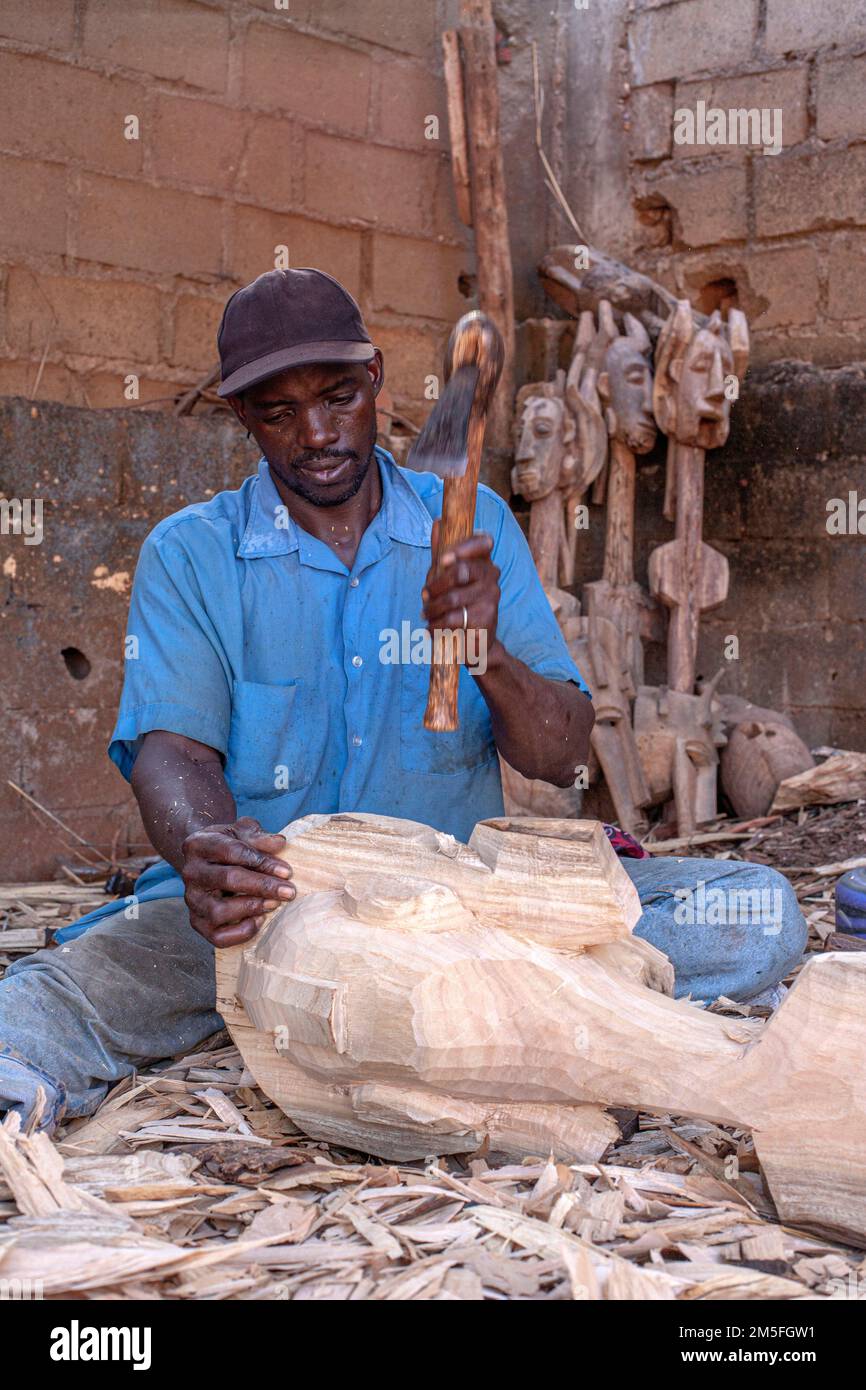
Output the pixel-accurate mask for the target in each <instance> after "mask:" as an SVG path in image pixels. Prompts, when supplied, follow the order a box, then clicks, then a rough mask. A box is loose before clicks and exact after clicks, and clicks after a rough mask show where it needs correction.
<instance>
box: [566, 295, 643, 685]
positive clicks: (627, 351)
mask: <svg viewBox="0 0 866 1390" xmlns="http://www.w3.org/2000/svg"><path fill="white" fill-rule="evenodd" d="M608 317H609V319H610V322H611V325H613V318H612V314H611V310H610V305H609V304H607V302H606V301H604V302H603V303H602V304H601V305H600V306H599V319H600V320H602V319H603V318H608ZM598 393H599V396H600V398H601V400H602V401H603V403H604V405H605V418H606V423H607V430H608V433H609V435H610V462H609V465H608V482H607V517H606V522H605V541H604V568H603V571H602V578H601V579H599V580H596V581H595V582H593V583H591V584H587V585H586V586H585V588H584V602H585V604H586V609H587V614H588V616H589V621H590V629H592V625H593V623H594V622H595V621H596V620H597V619H599V618H606V619H608V620H609V621H610V622H611V623H613V625H614V626H615V627H616V629H617V630H618V631H619V632H620V633H621V635H622V641H623V650H624V654H625V660H626V664H627V666H628V670H629V672H630V675H631V682H632V687H633V690H636V689H637V687H638V686H639V685H642V684H643V679H644V664H643V642H642V640H641V639H642V638H649V637H650V636H655V637H658V636H659V635H660V634H659V631H658V621H657V614H658V610H657V607H656V605H654V604H652V603H651V601H650V599H649V596H648V595H647V594H645V593H644V591H643V589H642V588H641V587H640V585H639V584H637V583H636V582H635V578H634V506H635V454H646V453H648V452H649V451H650V449H651V448H652V447H653V444H654V443H655V438H656V425H655V420H654V418H653V413H652V347H651V344H650V340H649V337H648V335H647V332H646V330H645V328H644V327H643V324H642V323H640V321H639V320H638V319H636V318H634V317H633V316H632V315H631V314H626V315H625V332H624V333H622V334H620V333H617V332H616V329H615V327H614V329H613V334H612V335H611V336H610V342H609V345H608V347H607V350H606V352H605V357H604V370H603V371H602V372H601V374H600V375H599V378H598ZM654 616H655V618H656V627H655V628H654V627H653V625H652V620H653V617H654Z"/></svg>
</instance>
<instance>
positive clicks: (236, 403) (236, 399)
mask: <svg viewBox="0 0 866 1390" xmlns="http://www.w3.org/2000/svg"><path fill="white" fill-rule="evenodd" d="M226 400H227V401H228V403H229V405H230V406H231V408H232V410H233V411H234V413H235V415H236V416H237V417H238V419H239V420H240V422H241V424H242V425H243V427H244V429H245V430H248V429H249V422H248V420H247V412H246V404H245V402H244V397H243V392H241V394H240V395H239V396H226Z"/></svg>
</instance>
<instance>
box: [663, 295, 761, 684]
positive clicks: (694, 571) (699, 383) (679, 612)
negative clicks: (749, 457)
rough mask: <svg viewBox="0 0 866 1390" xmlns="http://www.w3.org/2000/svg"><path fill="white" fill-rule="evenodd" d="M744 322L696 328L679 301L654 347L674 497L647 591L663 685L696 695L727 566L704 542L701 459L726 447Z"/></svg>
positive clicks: (736, 315)
mask: <svg viewBox="0 0 866 1390" xmlns="http://www.w3.org/2000/svg"><path fill="white" fill-rule="evenodd" d="M748 353H749V335H748V328H747V325H746V320H745V317H744V316H743V314H741V313H740V312H739V310H737V309H731V310H730V311H729V314H728V321H727V324H725V323H723V322H722V319H721V316H720V315H719V314H718V313H714V314H713V315H712V316H711V318H710V319H709V322H708V323H707V325H706V327H705V328H697V327H696V325H695V321H694V316H693V313H692V308H691V305H690V304H689V301H688V300H687V299H681V300H679V301H678V303H677V307H676V309H675V310H674V312H673V313H672V314H671V316H670V318H669V319H668V321H667V323H666V324H665V326H664V328H663V329H662V332H661V334H660V335H659V340H658V344H657V346H656V373H655V383H654V387H653V405H654V408H655V417H656V421H657V422H658V426H659V428H660V429H661V430H663V431H664V433H665V434H667V435H668V440H669V444H668V450H669V453H668V477H669V489H668V491H669V492H670V491H671V485H674V486H675V491H676V538H675V539H674V540H672V541H669V542H668V543H667V544H666V545H662V546H659V547H658V548H657V549H656V550H654V551H653V553H652V555H651V556H650V563H649V576H650V588H651V590H652V592H653V593H654V594H657V595H658V597H659V598H660V599H661V600H662V602H663V603H664V604H666V605H667V607H668V608H670V610H671V613H670V620H669V624H668V685H669V686H670V688H671V689H672V690H679V691H683V692H686V693H691V691H692V690H693V689H694V683H695V670H696V660H697V645H698V624H699V621H700V616H701V613H703V612H706V611H707V610H708V609H711V608H716V607H718V605H719V604H721V603H723V602H724V600H725V598H726V597H727V593H728V562H727V559H726V558H725V556H724V555H721V554H720V553H719V552H718V551H717V550H713V549H712V548H711V547H710V546H708V545H705V544H704V541H703V539H702V532H703V507H704V453H705V451H706V450H707V449H716V448H718V447H719V446H720V445H721V444H724V442H725V440H726V439H727V437H728V428H729V423H730V399H729V393H728V391H727V386H728V383H729V382H731V381H733V380H734V378H736V379H737V380H739V379H741V378H742V376H743V374H744V373H745V370H746V365H747V363H748Z"/></svg>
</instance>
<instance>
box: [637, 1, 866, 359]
mask: <svg viewBox="0 0 866 1390" xmlns="http://www.w3.org/2000/svg"><path fill="white" fill-rule="evenodd" d="M624 27H625V36H626V51H625V68H626V70H627V79H628V88H629V89H628V95H627V99H626V100H625V102H624V103H623V113H624V120H625V124H626V126H627V127H628V131H629V147H628V148H629V159H630V168H629V178H630V195H631V199H632V202H633V204H634V206H635V208H636V210H637V218H638V222H637V227H636V228H635V229H634V243H633V244H634V246H635V247H636V248H637V259H638V260H639V262H640V263H641V265H642V266H643V268H645V269H647V270H650V271H651V272H653V273H655V274H657V275H658V277H659V278H660V279H662V280H663V281H664V282H665V283H666V284H668V285H669V287H670V288H671V289H674V290H676V292H677V293H679V294H681V295H688V296H689V297H690V298H691V299H692V300H693V302H695V303H699V304H701V305H702V306H704V307H714V306H715V304H717V303H718V302H720V299H721V298H724V300H725V302H730V297H731V295H732V293H735V294H736V299H737V301H738V302H739V306H740V308H742V309H743V310H745V312H746V313H747V314H748V316H749V318H750V321H751V327H752V334H753V349H754V351H753V361H754V362H767V361H773V360H777V359H779V358H785V357H802V358H805V359H807V360H809V361H812V362H815V363H824V364H841V363H844V362H848V361H851V360H858V359H862V358H863V357H864V356H866V352H864V336H866V5H864V4H863V3H862V0H725V3H724V4H722V3H717V0H673V2H672V3H671V2H670V0H661V3H659V2H658V0H637V4H636V6H635V7H634V8H633V9H631V10H630V11H629V12H628V13H626V12H625V11H624ZM699 101H703V102H705V103H706V108H707V109H709V108H719V109H722V110H724V111H728V110H731V109H751V108H755V109H761V108H765V109H767V110H768V111H773V110H774V109H778V110H780V111H781V112H782V123H781V124H782V137H783V138H782V151H781V153H780V154H778V155H767V154H764V153H763V152H762V150H761V148H760V146H755V147H745V146H743V145H739V144H736V143H735V144H727V145H713V144H704V145H703V146H699V145H692V144H677V143H676V142H675V141H674V139H673V132H674V125H675V113H676V112H677V111H679V110H683V109H690V110H693V111H695V110H696V109H697V103H698V102H699ZM728 282H733V286H732V285H731V284H730V283H728Z"/></svg>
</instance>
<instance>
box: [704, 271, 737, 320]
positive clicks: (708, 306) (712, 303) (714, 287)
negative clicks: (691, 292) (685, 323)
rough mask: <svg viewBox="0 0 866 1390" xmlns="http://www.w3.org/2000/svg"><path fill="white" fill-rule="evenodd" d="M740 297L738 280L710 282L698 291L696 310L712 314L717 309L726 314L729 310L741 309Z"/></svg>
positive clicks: (724, 279)
mask: <svg viewBox="0 0 866 1390" xmlns="http://www.w3.org/2000/svg"><path fill="white" fill-rule="evenodd" d="M739 303H740V296H739V291H738V290H737V282H736V280H731V279H729V278H723V279H720V280H708V281H707V283H706V284H705V285H704V286H702V288H701V289H700V290H699V291H698V295H697V298H696V300H695V308H696V309H698V310H700V312H701V313H702V314H712V313H714V312H715V310H716V309H718V310H719V312H720V313H722V314H724V313H725V311H726V310H727V309H736V308H738V307H739Z"/></svg>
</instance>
